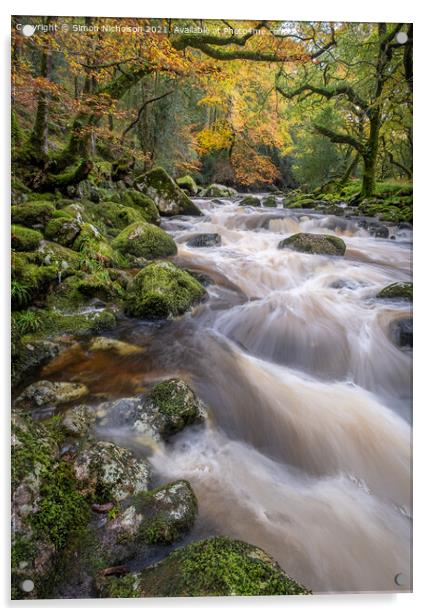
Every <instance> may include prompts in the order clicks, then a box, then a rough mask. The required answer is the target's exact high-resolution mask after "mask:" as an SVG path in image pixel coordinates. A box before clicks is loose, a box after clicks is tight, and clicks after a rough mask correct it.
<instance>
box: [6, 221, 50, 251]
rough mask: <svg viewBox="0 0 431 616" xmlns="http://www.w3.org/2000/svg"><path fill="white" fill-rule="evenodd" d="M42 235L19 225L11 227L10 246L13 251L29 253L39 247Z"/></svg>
mask: <svg viewBox="0 0 431 616" xmlns="http://www.w3.org/2000/svg"><path fill="white" fill-rule="evenodd" d="M42 239H43V235H42V233H41V232H40V231H36V230H34V229H27V227H22V226H21V225H12V227H11V245H12V249H13V250H18V251H23V252H31V251H32V250H36V248H38V247H39V245H40V243H41V241H42Z"/></svg>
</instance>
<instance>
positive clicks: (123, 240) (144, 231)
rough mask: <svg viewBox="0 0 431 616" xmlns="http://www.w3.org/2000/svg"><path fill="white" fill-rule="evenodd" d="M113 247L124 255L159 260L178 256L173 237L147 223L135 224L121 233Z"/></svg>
mask: <svg viewBox="0 0 431 616" xmlns="http://www.w3.org/2000/svg"><path fill="white" fill-rule="evenodd" d="M112 246H113V247H114V248H115V249H116V250H118V252H120V253H121V254H122V255H125V256H130V255H131V256H133V257H143V258H144V259H157V258H160V257H169V256H171V255H175V254H177V245H176V244H175V242H174V240H173V239H172V238H171V236H170V235H169V234H168V233H166V231H163V229H160V228H159V227H156V226H155V225H151V224H149V223H147V222H135V223H133V224H131V225H129V226H128V227H126V228H125V229H123V231H121V233H120V234H119V235H117V237H116V238H115V240H114V241H113V242H112Z"/></svg>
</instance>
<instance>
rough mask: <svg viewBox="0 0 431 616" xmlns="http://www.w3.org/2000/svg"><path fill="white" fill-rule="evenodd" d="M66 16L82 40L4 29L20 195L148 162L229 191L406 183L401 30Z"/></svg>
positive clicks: (364, 188) (407, 84)
mask: <svg viewBox="0 0 431 616" xmlns="http://www.w3.org/2000/svg"><path fill="white" fill-rule="evenodd" d="M14 19H15V23H17V22H18V21H19V18H14ZM63 21H65V22H66V23H67V21H68V20H67V19H65V20H62V22H63ZM69 21H70V23H72V22H73V23H74V24H77V25H80V26H81V27H82V29H83V31H82V32H79V33H78V32H73V31H71V30H70V29H69V30H67V31H64V30H61V29H60V30H57V31H56V32H53V28H55V26H56V23H57V22H58V20H57V18H45V24H44V25H45V28H46V29H47V30H48V31H47V32H41V31H40V30H39V31H36V32H35V33H34V35H33V36H31V37H25V36H23V34H22V32H20V31H19V30H17V29H16V28H13V46H12V69H13V109H14V112H13V117H12V124H13V126H12V129H13V160H14V169H15V171H16V173H17V175H18V176H19V178H20V179H21V180H22V181H24V183H25V184H27V185H28V186H29V187H30V188H31V189H32V190H35V191H39V192H44V191H46V190H51V189H52V190H55V189H56V188H61V187H62V186H64V185H65V174H66V176H67V179H68V180H69V182H70V183H73V182H78V180H82V179H85V178H86V177H90V178H95V179H96V180H97V178H98V177H99V176H103V175H106V176H110V175H111V174H112V172H113V177H114V179H121V175H122V174H123V177H125V176H126V175H127V171H128V170H130V168H131V167H134V168H135V170H140V169H142V170H147V169H148V168H150V167H151V166H153V165H161V166H163V167H164V168H165V169H166V170H167V171H168V173H170V174H172V175H173V176H174V177H178V176H182V175H184V174H191V175H192V176H193V177H194V178H195V179H196V180H197V181H198V183H201V184H210V183H212V182H218V183H223V184H226V185H230V186H234V187H236V188H239V189H242V190H262V189H264V188H265V187H271V186H276V187H278V188H282V189H288V188H296V187H298V186H300V187H301V188H303V189H304V190H305V191H310V190H311V191H312V190H315V189H317V188H321V187H322V186H324V185H325V184H326V183H328V182H336V184H337V186H338V187H339V186H342V185H344V184H346V183H347V182H348V180H349V179H350V178H358V179H359V180H360V181H361V192H362V196H366V197H369V196H371V195H372V194H373V193H374V192H375V182H376V181H380V180H387V179H393V178H396V179H400V180H403V181H409V180H411V175H412V26H411V25H405V24H355V23H334V24H332V23H331V24H330V23H317V22H312V23H290V22H286V23H280V22H266V21H262V22H259V23H256V22H250V21H244V22H235V23H229V22H227V21H222V20H217V21H210V20H206V21H205V22H203V21H199V20H142V19H139V20H137V19H135V20H133V19H130V20H124V21H123V22H122V25H123V26H124V27H126V28H127V27H129V28H130V29H131V30H133V28H136V27H141V28H142V27H143V26H144V27H146V28H147V31H146V32H145V34H142V33H136V34H134V33H133V32H128V33H126V32H113V33H107V32H102V31H101V29H102V28H103V27H104V28H105V29H106V28H108V27H113V26H114V25H115V23H116V20H115V19H106V18H74V19H73V20H69ZM199 29H200V30H202V32H197V33H196V32H194V30H199ZM399 33H405V34H406V42H404V43H400V42H398V38H397V37H398V35H399ZM401 40H403V39H401ZM324 192H328V191H324Z"/></svg>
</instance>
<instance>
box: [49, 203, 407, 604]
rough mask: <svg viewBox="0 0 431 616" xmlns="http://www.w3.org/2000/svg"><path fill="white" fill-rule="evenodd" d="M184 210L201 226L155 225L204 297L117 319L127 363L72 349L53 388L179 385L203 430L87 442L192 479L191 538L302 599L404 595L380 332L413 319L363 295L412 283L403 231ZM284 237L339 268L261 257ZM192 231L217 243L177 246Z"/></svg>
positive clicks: (297, 258)
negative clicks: (318, 239) (178, 313)
mask: <svg viewBox="0 0 431 616" xmlns="http://www.w3.org/2000/svg"><path fill="white" fill-rule="evenodd" d="M195 202H196V204H197V205H198V206H199V207H200V208H201V210H202V211H203V213H204V216H203V217H200V218H193V217H177V218H173V219H165V220H164V222H163V225H162V226H163V227H164V228H165V229H166V230H167V231H168V232H169V233H171V234H172V235H173V237H174V238H175V240H176V242H177V244H178V255H177V257H175V261H176V262H177V263H178V264H179V265H181V266H182V267H186V268H188V269H191V270H194V271H195V272H200V273H202V274H204V275H205V276H206V277H208V279H209V284H208V286H207V293H208V297H207V300H206V301H205V302H204V303H202V304H200V305H199V306H197V307H195V308H194V310H193V311H192V312H191V313H188V314H187V315H185V316H184V317H183V318H180V319H176V320H173V321H170V322H168V323H165V324H163V325H161V324H152V323H148V322H143V321H138V320H126V321H123V322H122V323H121V324H120V326H119V329H118V331H117V332H115V336H116V337H118V338H121V339H123V340H127V341H130V342H133V343H134V344H138V345H139V344H140V345H142V347H143V349H144V352H143V354H142V355H141V356H138V357H136V356H131V357H126V358H124V360H122V361H121V363H119V361H118V358H115V357H110V356H109V355H107V354H106V353H105V354H96V355H94V356H92V357H91V358H88V357H87V356H86V355H85V354H84V355H82V354H81V355H79V356H77V357H74V358H73V361H70V362H69V364H68V365H65V366H62V367H61V368H60V367H57V373H56V374H55V376H56V378H61V379H63V380H66V379H67V378H75V379H76V377H77V375H78V374H79V378H80V380H81V381H84V382H86V383H87V385H88V386H89V387H90V391H91V392H92V393H93V394H98V393H103V394H104V395H106V394H108V395H109V396H111V397H113V398H114V397H122V396H126V395H130V394H132V393H134V392H136V391H139V390H141V391H142V390H145V388H146V387H147V386H148V385H149V384H151V383H153V382H154V381H155V380H157V379H160V378H166V377H167V376H181V377H182V378H184V379H185V380H186V381H187V382H189V383H190V384H191V386H192V387H193V388H194V389H195V391H196V392H197V393H198V395H199V396H200V397H201V398H202V399H203V400H204V401H205V402H206V403H207V404H208V406H209V408H210V417H209V421H208V422H207V423H206V424H205V426H202V427H198V428H190V429H188V430H186V431H184V432H183V433H182V434H181V435H179V436H178V437H177V438H176V439H174V440H173V441H172V442H171V443H169V444H168V445H165V446H161V445H156V444H154V443H138V442H132V436H131V435H129V434H128V433H127V428H124V427H122V428H116V426H115V425H108V426H106V425H105V426H104V427H103V426H100V427H99V428H98V430H99V434H100V435H101V436H104V435H105V436H106V435H107V434H108V436H109V438H110V439H112V440H114V441H117V442H119V443H120V444H124V443H125V442H127V443H128V445H129V446H130V445H131V446H133V447H134V448H135V450H136V449H137V450H139V448H140V447H141V448H142V450H143V451H145V452H146V453H147V454H149V457H150V461H151V463H152V464H153V466H154V468H155V469H156V473H157V476H158V478H159V479H160V481H161V480H172V479H174V478H185V479H188V480H189V481H190V482H191V484H192V487H193V489H194V491H195V492H196V495H197V497H198V501H199V520H198V524H197V526H198V529H200V531H199V532H200V533H201V534H203V535H205V532H207V533H209V532H211V533H215V532H217V533H223V534H227V535H230V536H233V537H237V538H239V539H242V540H245V541H248V542H250V543H254V544H256V545H258V546H260V547H262V548H263V549H265V550H266V551H268V552H269V553H270V554H271V555H273V556H274V557H275V558H276V560H277V561H278V562H279V563H280V565H281V566H282V567H283V568H284V569H285V570H286V571H287V573H288V574H289V575H291V576H292V577H294V578H295V579H297V580H299V581H300V582H301V583H303V584H305V585H306V586H308V587H309V588H311V589H312V590H313V592H334V591H339V592H343V591H344V592H347V591H373V590H374V591H379V590H397V591H400V590H403V589H404V590H407V589H409V588H410V587H411V571H410V568H411V373H412V357H411V351H410V350H409V349H400V348H398V347H397V346H396V345H395V344H394V343H393V342H392V340H391V337H390V323H391V322H392V321H394V320H396V319H399V318H404V317H409V316H411V307H410V305H409V304H406V303H405V302H398V301H394V300H392V301H388V300H385V301H383V300H376V299H375V295H376V293H377V292H378V291H379V290H380V289H382V288H383V287H384V286H385V285H387V284H390V283H391V282H395V281H400V280H402V281H407V280H411V258H412V256H411V239H412V238H411V231H410V230H408V229H401V230H400V229H398V228H395V227H394V228H390V230H389V231H390V236H391V237H392V239H389V238H388V239H381V238H376V237H372V236H371V235H370V234H369V233H368V232H367V231H366V230H365V229H364V228H361V227H360V226H359V225H358V221H357V220H355V219H351V220H347V219H345V218H337V217H335V216H325V215H321V214H320V215H318V214H316V213H315V212H313V211H311V212H310V211H302V212H301V211H296V210H286V209H283V208H281V207H277V208H274V209H269V208H256V207H240V206H238V204H237V203H238V199H236V200H235V199H233V200H228V199H223V200H208V199H206V200H204V199H201V200H199V199H197V200H195ZM300 231H304V232H309V233H333V234H335V235H338V236H339V237H342V238H343V240H344V241H345V242H346V245H347V251H346V254H345V256H344V257H328V256H321V255H308V254H302V253H299V252H294V251H292V250H289V249H284V250H280V249H278V248H277V246H278V243H279V242H280V240H281V239H283V238H285V237H287V236H289V235H290V234H292V233H296V232H300ZM194 233H218V234H219V235H220V236H221V245H220V246H216V247H212V248H191V247H189V246H188V245H187V243H186V242H187V239H188V238H189V237H190V234H194ZM51 376H52V375H51ZM50 378H51V377H50ZM397 574H402V577H400V576H399V577H398V578H397V579H398V580H400V579H402V580H403V585H402V587H400V586H398V585H397V584H396V581H395V578H396V576H397Z"/></svg>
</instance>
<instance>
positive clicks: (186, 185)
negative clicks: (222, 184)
mask: <svg viewBox="0 0 431 616" xmlns="http://www.w3.org/2000/svg"><path fill="white" fill-rule="evenodd" d="M175 182H176V183H177V185H178V186H179V187H180V188H181V189H182V190H185V191H187V192H188V193H189V195H197V194H198V191H199V188H198V185H197V184H196V182H195V181H194V179H193V178H192V176H191V175H183V176H181V177H180V178H177V179H176V180H175Z"/></svg>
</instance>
